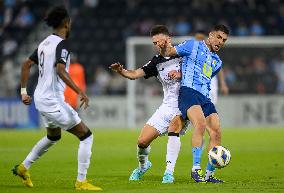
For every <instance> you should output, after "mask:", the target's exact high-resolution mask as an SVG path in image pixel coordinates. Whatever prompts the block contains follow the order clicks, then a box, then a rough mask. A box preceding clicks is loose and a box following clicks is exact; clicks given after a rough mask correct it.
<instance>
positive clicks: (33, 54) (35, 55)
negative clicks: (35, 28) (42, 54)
mask: <svg viewBox="0 0 284 193" xmlns="http://www.w3.org/2000/svg"><path fill="white" fill-rule="evenodd" d="M29 59H30V60H32V61H33V62H34V63H35V64H38V56H37V49H35V51H34V52H33V53H32V55H30V57H29Z"/></svg>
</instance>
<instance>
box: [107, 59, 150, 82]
mask: <svg viewBox="0 0 284 193" xmlns="http://www.w3.org/2000/svg"><path fill="white" fill-rule="evenodd" d="M109 68H110V69H111V70H112V71H114V72H116V73H118V74H120V75H121V76H123V77H125V78H128V79H130V80H135V79H138V78H141V77H143V76H145V72H144V70H143V69H141V68H138V69H136V70H127V69H124V68H123V65H122V64H120V63H119V62H117V63H114V64H111V65H110V66H109Z"/></svg>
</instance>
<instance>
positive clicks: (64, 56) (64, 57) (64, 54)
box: [61, 49, 68, 62]
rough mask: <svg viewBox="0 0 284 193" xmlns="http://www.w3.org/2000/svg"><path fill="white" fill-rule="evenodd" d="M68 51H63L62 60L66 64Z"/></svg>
mask: <svg viewBox="0 0 284 193" xmlns="http://www.w3.org/2000/svg"><path fill="white" fill-rule="evenodd" d="M67 56H68V51H67V50H66V49H63V50H62V51H61V58H62V59H63V60H64V62H66V61H67Z"/></svg>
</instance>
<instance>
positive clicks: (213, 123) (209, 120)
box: [206, 113, 221, 134]
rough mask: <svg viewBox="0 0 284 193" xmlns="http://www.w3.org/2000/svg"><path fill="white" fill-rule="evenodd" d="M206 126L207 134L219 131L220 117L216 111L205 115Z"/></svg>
mask: <svg viewBox="0 0 284 193" xmlns="http://www.w3.org/2000/svg"><path fill="white" fill-rule="evenodd" d="M206 128H207V131H208V133H209V134H210V133H213V132H214V133H215V132H221V126H220V119H219V116H218V114H217V113H212V114H210V115H209V116H207V117H206Z"/></svg>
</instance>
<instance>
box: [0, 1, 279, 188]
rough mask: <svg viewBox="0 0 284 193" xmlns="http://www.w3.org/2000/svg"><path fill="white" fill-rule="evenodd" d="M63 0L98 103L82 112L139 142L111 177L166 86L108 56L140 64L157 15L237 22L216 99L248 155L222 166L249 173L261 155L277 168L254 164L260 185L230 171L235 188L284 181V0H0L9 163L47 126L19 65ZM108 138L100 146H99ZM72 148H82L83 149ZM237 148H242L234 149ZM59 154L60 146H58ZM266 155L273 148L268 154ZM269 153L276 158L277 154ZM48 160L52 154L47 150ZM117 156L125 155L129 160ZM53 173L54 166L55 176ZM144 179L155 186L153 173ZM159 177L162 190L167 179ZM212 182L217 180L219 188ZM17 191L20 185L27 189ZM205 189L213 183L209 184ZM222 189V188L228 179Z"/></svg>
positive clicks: (0, 73) (197, 25) (204, 24)
mask: <svg viewBox="0 0 284 193" xmlns="http://www.w3.org/2000/svg"><path fill="white" fill-rule="evenodd" d="M61 4H64V5H65V6H67V7H68V10H69V11H70V13H71V17H72V22H73V24H72V31H71V36H70V42H71V48H72V51H73V52H74V53H76V55H77V56H78V59H79V62H80V63H81V64H82V65H83V66H84V68H85V75H86V82H87V93H88V96H90V98H91V107H90V108H89V109H88V110H87V111H85V112H81V115H82V118H83V120H85V121H86V122H87V124H88V125H89V126H90V127H91V128H95V129H97V136H98V138H99V137H106V138H107V137H108V136H110V138H111V139H113V140H114V141H113V142H114V143H117V144H120V145H121V147H124V146H123V145H125V146H127V147H130V146H131V144H132V146H133V148H132V149H131V148H126V149H125V150H124V154H123V155H124V156H125V157H126V158H125V159H129V160H130V161H129V163H128V164H129V165H131V167H130V166H129V167H126V168H127V171H126V172H124V173H119V172H118V173H115V174H113V173H111V172H107V174H108V175H109V176H112V175H118V176H120V177H119V178H118V179H116V178H112V180H118V183H119V182H120V181H119V180H121V181H123V182H124V180H125V179H126V181H127V175H128V173H129V171H130V170H131V169H132V167H134V166H135V163H136V160H135V145H134V144H135V138H136V137H137V136H138V129H139V128H141V126H142V124H143V123H144V122H145V121H146V120H147V119H148V117H149V116H150V115H151V114H152V113H153V111H154V110H155V108H156V107H157V106H158V105H159V103H160V101H161V94H162V90H161V87H160V85H159V83H158V82H157V81H156V80H154V79H153V80H149V81H148V80H147V81H145V80H139V81H136V82H135V83H134V85H133V81H132V82H131V83H130V81H126V80H125V79H123V78H121V77H119V76H117V75H116V74H113V73H112V72H110V71H109V69H108V66H109V65H110V64H111V63H113V62H116V61H120V62H121V63H123V64H128V65H133V63H135V64H134V66H135V67H140V66H142V65H143V64H144V63H146V62H147V61H148V60H149V59H150V58H149V57H150V56H151V55H152V54H153V53H154V52H153V50H152V46H151V41H150V40H149V39H147V38H146V39H143V38H145V37H148V35H149V30H150V28H151V27H152V26H153V25H155V24H165V25H167V26H168V27H169V29H170V31H171V32H172V33H173V36H175V38H177V39H178V38H182V37H185V36H186V37H187V36H193V35H194V34H195V33H196V32H199V31H203V32H207V31H208V30H209V29H210V27H211V26H212V25H214V24H217V23H223V24H225V25H227V26H228V27H229V28H230V30H231V34H230V35H231V37H232V38H231V39H233V40H229V41H228V46H227V48H225V49H224V50H223V51H221V53H220V55H221V58H222V59H223V63H224V72H225V79H226V81H227V84H228V86H229V89H230V93H229V95H228V96H221V97H220V99H219V102H218V106H217V108H218V111H219V112H220V116H221V120H222V125H223V128H224V137H223V138H224V143H225V144H227V145H228V146H229V148H230V149H231V150H233V158H234V159H235V163H236V162H237V161H238V160H239V161H240V162H241V163H242V164H240V165H239V166H238V167H237V166H236V165H238V164H235V165H232V166H231V168H228V173H227V174H226V172H225V171H226V170H224V175H225V177H227V178H229V179H230V177H228V176H229V174H231V175H233V174H234V173H236V172H237V171H242V172H243V173H246V172H247V171H250V170H248V169H247V168H246V167H245V169H243V168H242V167H243V166H246V164H250V165H253V164H255V162H259V161H258V160H259V159H260V160H261V161H260V162H262V163H263V164H264V165H259V166H257V168H262V169H264V170H271V169H272V170H271V172H270V173H269V174H267V173H264V174H262V173H260V174H259V173H257V172H255V171H253V172H252V174H256V175H259V177H258V179H257V183H256V185H255V184H254V182H248V184H247V185H244V184H245V183H246V179H247V180H248V181H249V179H250V175H248V174H246V175H247V176H245V175H244V176H245V177H244V176H242V175H241V174H238V175H237V178H236V179H234V178H233V177H232V179H230V180H232V181H233V187H235V188H233V190H236V192H238V191H240V192H241V191H242V190H243V189H246V188H249V187H254V188H255V189H254V188H252V189H251V192H254V191H257V189H258V188H260V189H262V188H264V189H263V192H272V191H274V192H278V191H279V192H281V190H282V191H283V189H284V187H283V183H284V177H283V174H282V173H281V172H280V171H283V166H281V163H282V164H283V161H284V156H283V155H284V154H283V153H284V149H283V147H282V146H283V145H282V142H281V141H283V139H282V138H283V129H284V100H283V93H284V41H283V39H284V36H283V35H284V2H283V1H281V0H269V1H258V0H220V1H210V0H192V1H190V0H151V1H150V0H82V1H79V0H78V1H77V0H61V1H58V0H57V1H55V0H1V1H0V45H1V47H0V97H1V98H0V128H2V129H1V130H0V139H1V140H0V141H1V147H0V148H1V152H2V154H1V155H0V157H1V159H0V160H4V158H5V157H7V158H8V159H7V160H6V161H4V162H3V166H4V167H7V168H10V167H11V163H14V162H17V161H20V159H21V158H23V156H24V155H25V154H26V153H28V151H29V149H30V148H31V147H32V145H33V144H34V143H35V142H36V140H37V139H39V138H40V136H42V135H43V133H44V129H39V128H40V118H39V116H38V114H37V112H36V110H35V109H34V107H33V106H32V107H26V106H24V105H22V104H21V102H20V101H19V87H20V86H19V78H20V77H19V75H20V65H21V62H22V61H23V60H24V59H25V58H26V57H27V56H28V55H29V54H30V53H32V51H33V50H34V49H35V48H36V46H37V45H38V43H39V42H40V41H41V40H42V39H43V38H44V37H45V36H46V35H48V34H49V33H50V32H51V31H50V30H49V29H48V28H47V27H46V26H45V25H44V24H43V22H42V19H43V18H44V16H45V14H46V12H47V10H48V9H49V8H51V7H53V6H55V5H61ZM141 41H142V42H141ZM145 41H146V42H145ZM230 41H231V42H230ZM131 42H132V43H131ZM234 42H237V43H236V44H234ZM129 45H132V46H133V47H132V48H133V50H132V51H133V52H132V51H130V52H129V49H128V48H129V47H128V46H129ZM133 55H135V57H134V58H133ZM131 58H132V59H131ZM130 62H132V64H130ZM37 73H38V72H37V70H36V69H34V70H33V71H32V72H31V80H30V82H29V88H28V92H29V93H30V94H32V93H33V89H34V88H35V86H36V80H37ZM133 112H134V113H133ZM15 128H17V129H15ZM126 128H130V129H132V130H131V131H130V130H126ZM30 129H31V130H30ZM105 129H107V130H108V131H105ZM121 133H122V134H123V135H124V137H125V138H123V137H121V138H115V137H114V136H116V135H119V136H121ZM30 135H31V136H33V137H34V138H33V137H32V138H31V141H29V142H28V143H23V142H21V141H20V140H18V139H20V138H21V136H26V137H28V136H30ZM281 136H282V137H281ZM226 137H227V138H226ZM66 138H67V141H68V142H66V144H65V145H70V144H73V143H75V142H74V140H73V141H72V140H71V139H69V137H66ZM123 139H124V140H125V141H123ZM165 140H166V138H165V139H162V140H161V142H160V143H158V142H157V144H155V145H156V150H155V149H154V150H153V151H154V152H156V153H157V152H160V151H161V152H162V153H164V151H165V147H166V146H165V143H166V141H165ZM183 140H184V141H186V143H185V144H187V145H185V147H187V146H188V148H190V146H189V143H188V140H190V133H189V135H187V136H186V138H184V139H183ZM238 140H240V141H238ZM11 141H13V142H11ZM130 142H132V143H130ZM95 143H98V144H97V145H98V147H97V149H96V151H97V153H98V154H100V152H101V153H102V154H104V151H109V152H112V153H113V154H114V155H115V154H116V150H115V149H112V147H109V146H107V147H105V148H103V147H102V145H101V144H104V145H106V144H105V141H104V140H103V139H100V140H98V141H97V142H95ZM99 143H101V144H99ZM242 144H243V146H242ZM108 145H109V144H108ZM18 146H21V147H18ZM244 146H245V147H244ZM248 146H249V147H248ZM100 147H101V149H102V150H98V149H99V148H100ZM252 147H253V148H252ZM62 148H63V147H62ZM11 149H12V152H13V153H15V152H18V151H19V152H21V153H20V155H22V156H21V157H20V158H19V157H16V156H15V155H14V157H13V156H10V153H11V151H10V150H11ZM64 150H65V149H64ZM73 150H74V152H75V150H76V149H73ZM56 151H57V150H55V152H56ZM184 151H185V150H184ZM58 152H60V150H58ZM154 152H153V154H154ZM242 152H245V153H244V154H242ZM128 154H131V155H132V156H130V155H128ZM234 154H238V155H236V156H235V157H234ZM59 155H60V153H58V155H56V156H59ZM250 155H255V157H256V158H255V159H252V158H248V159H249V161H248V162H244V160H242V159H241V157H240V156H244V157H246V156H250ZM56 156H55V157H56ZM94 156H96V155H95V154H94ZM127 156H129V157H127ZM159 156H160V157H159ZM159 156H157V157H156V158H157V159H161V160H160V162H158V161H157V162H158V163H160V164H161V163H162V162H163V159H162V158H164V155H159ZM185 156H187V157H191V155H190V153H189V151H186V152H184V156H183V157H181V158H180V162H178V164H179V163H180V164H181V165H182V166H184V168H183V167H180V168H177V173H178V171H180V172H182V171H183V170H188V169H189V165H190V164H186V163H183V162H182V161H183V160H185V159H187V158H185ZM237 156H238V157H237ZM263 156H267V159H265V158H263ZM51 157H52V156H51ZM118 157H119V158H120V156H118ZM121 157H122V156H121ZM268 157H271V159H273V158H274V160H273V161H271V160H270V159H268ZM56 158H58V157H56ZM111 158H113V157H111ZM44 159H45V158H44ZM50 159H51V158H50ZM74 159H75V158H74ZM94 159H96V158H94ZM101 159H102V161H101V160H100V159H99V158H97V160H96V163H98V165H99V164H100V163H101V164H104V162H103V160H104V159H103V157H102V158H101ZM113 159H115V158H113ZM121 159H122V158H121ZM188 159H191V158H188ZM47 160H48V161H47V162H48V163H49V159H47ZM51 160H52V159H51ZM53 161H54V160H53ZM119 161H121V163H123V161H122V160H119ZM187 161H188V160H187ZM47 162H44V161H42V163H47ZM50 162H51V161H50ZM62 164H64V163H62ZM73 164H75V162H74V163H73ZM39 165H40V164H39ZM233 166H235V168H234V167H233ZM4 167H1V181H2V183H5V182H11V181H12V180H10V178H9V179H8V180H7V179H6V178H5V177H4V176H2V174H3V173H5V172H7V171H6V170H7V169H4ZM74 167H75V166H74ZM257 168H256V169H255V170H258V169H257ZM124 169H125V168H124ZM54 170H56V169H54ZM128 170H129V171H128ZM162 170H163V168H162V169H161V171H162ZM154 171H158V170H157V169H156V170H154ZM161 171H160V173H161ZM94 173H95V176H96V178H100V174H101V176H104V174H105V171H100V169H99V168H98V167H97V168H96V167H95V168H94ZM66 175H68V174H66ZM226 175H227V176H226ZM122 176H123V177H122ZM125 176H126V178H125ZM52 178H54V176H51V177H50V178H47V180H48V179H52ZM103 179H105V180H108V176H107V175H105V176H104V177H103V178H102V179H101V181H99V182H100V183H102V184H104V183H105V181H104V180H103ZM146 179H147V178H146ZM178 179H182V180H180V181H179V182H180V183H181V184H180V186H181V187H184V188H185V189H186V188H188V187H187V186H186V185H185V184H182V183H185V181H186V180H185V179H188V176H187V175H186V174H183V175H180V176H178ZM264 179H269V183H267V184H268V185H267V184H266V185H265V186H264V187H262V185H263V182H264V181H265V180H264ZM38 180H40V179H38ZM148 180H149V181H154V182H155V183H156V184H159V180H160V179H159V178H158V177H157V176H154V178H151V176H150V177H148ZM234 180H235V181H234ZM14 181H15V180H14ZM51 181H52V180H51ZM59 181H60V180H59ZM60 183H61V182H60ZM240 184H242V185H241V187H240ZM46 185H47V184H42V186H46ZM230 185H232V184H229V185H227V186H225V192H226V190H229V188H232V187H229V186H230ZM1 186H2V189H1V192H5V191H7V192H9V191H11V192H15V189H13V188H15V187H12V189H10V188H11V187H8V186H5V185H3V184H2V185H1ZM15 186H17V185H15ZM106 186H107V185H106ZM108 186H109V188H110V187H111V186H112V185H111V184H110V183H108ZM146 186H149V187H151V185H150V184H148V182H146ZM156 186H157V188H158V189H160V190H161V192H162V190H163V188H161V187H160V186H159V185H156ZM193 186H194V188H193V190H198V189H196V188H197V186H195V185H193ZM3 187H4V188H3ZM119 187H120V189H121V192H126V191H123V190H122V189H129V188H130V190H133V189H135V188H134V185H133V184H132V185H131V186H130V187H129V186H128V185H125V186H119ZM141 188H142V185H141ZM213 188H214V187H209V190H210V191H212V190H213ZM118 189H119V188H118ZM147 190H148V192H151V190H152V191H153V192H159V191H154V190H153V187H152V188H150V189H147ZM170 190H171V188H169V191H170ZM16 191H17V192H19V189H16ZM38 191H39V190H38ZM46 191H47V192H49V191H48V190H46ZM180 191H181V189H180ZM203 191H205V192H206V188H205V189H204V190H203ZM218 191H221V192H222V191H224V190H222V187H221V188H220V189H218ZM230 191H232V190H231V189H230ZM39 192H40V191H39ZM53 192H55V191H53ZM116 192H119V191H116ZM181 192H182V191H181ZM201 192H202V191H201Z"/></svg>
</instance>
